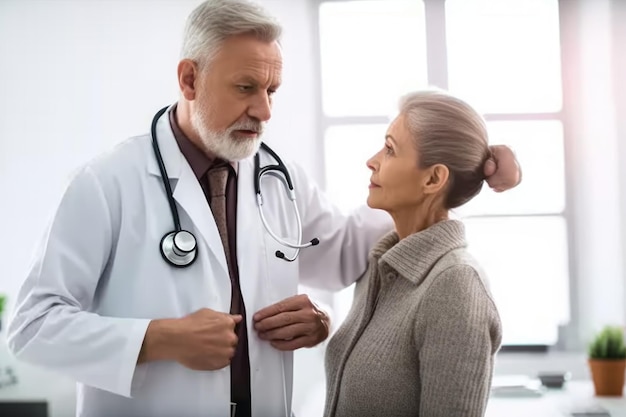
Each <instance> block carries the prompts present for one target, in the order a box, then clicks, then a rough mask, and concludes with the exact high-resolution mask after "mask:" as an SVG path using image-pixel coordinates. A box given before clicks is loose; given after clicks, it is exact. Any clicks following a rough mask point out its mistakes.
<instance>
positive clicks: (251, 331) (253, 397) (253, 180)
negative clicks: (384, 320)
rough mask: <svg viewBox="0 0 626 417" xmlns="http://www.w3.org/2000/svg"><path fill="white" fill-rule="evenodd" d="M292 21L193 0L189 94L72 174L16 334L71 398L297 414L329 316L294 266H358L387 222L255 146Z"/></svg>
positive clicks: (116, 405) (160, 409)
mask: <svg viewBox="0 0 626 417" xmlns="http://www.w3.org/2000/svg"><path fill="white" fill-rule="evenodd" d="M280 33H281V28H280V26H279V25H278V24H277V23H276V22H275V21H274V20H273V19H272V18H271V17H270V16H269V15H267V14H266V13H265V12H264V11H263V10H262V9H260V8H258V7H257V6H255V5H253V4H251V3H248V2H245V1H237V0H209V1H206V2H204V3H203V4H201V5H200V6H198V7H197V8H196V9H195V10H194V11H193V12H192V14H191V16H190V17H189V20H188V23H187V27H186V32H185V38H184V42H183V46H182V57H181V61H180V62H179V64H178V83H179V87H180V99H179V101H178V102H177V103H176V104H174V105H172V106H169V107H167V108H165V109H162V110H161V111H159V112H158V113H157V114H156V115H155V118H154V120H153V126H152V131H151V134H148V135H145V136H140V137H135V138H131V139H128V140H127V141H125V142H123V143H122V144H121V145H120V146H118V147H116V148H115V149H113V150H112V151H111V152H108V153H106V154H104V155H102V156H101V157H99V158H96V159H95V160H93V161H90V162H89V163H87V164H85V166H84V167H83V168H82V169H81V170H79V172H77V174H76V175H75V176H74V178H73V180H72V181H71V183H70V184H69V186H68V188H67V189H66V191H65V193H64V195H63V198H62V199H61V202H60V204H59V207H58V209H57V211H56V214H55V216H54V218H53V221H52V223H51V225H50V228H49V230H48V233H47V234H46V236H45V238H44V241H43V242H42V244H41V249H40V251H39V253H38V255H37V258H36V262H35V263H34V265H33V267H32V269H31V270H30V273H29V274H28V277H27V278H26V280H25V282H24V284H23V287H22V288H21V291H20V293H19V298H18V300H17V308H16V311H15V312H14V314H13V316H12V318H11V321H10V324H9V331H8V342H9V347H10V349H11V350H12V352H13V353H14V354H15V355H16V356H17V357H18V358H19V359H21V360H24V361H27V362H30V363H33V364H36V365H40V366H44V367H47V368H50V369H53V370H55V371H58V372H60V373H62V374H64V375H66V376H69V377H71V378H73V379H75V380H76V381H77V382H78V398H77V415H79V416H81V417H105V416H106V417H110V416H124V417H130V416H151V417H159V416H163V417H165V416H167V417H170V416H184V417H196V416H198V417H199V416H203V417H207V416H216V417H222V416H228V415H231V411H234V412H235V413H236V416H237V417H244V416H245V417H252V416H254V417H265V416H268V417H279V416H289V415H290V414H291V392H292V374H293V366H292V358H293V356H292V352H293V351H294V350H295V349H298V348H302V347H310V346H314V345H316V344H318V343H320V342H321V341H323V340H324V339H325V338H326V337H327V336H328V331H329V330H328V329H329V323H328V318H327V317H326V315H325V314H324V313H323V312H322V311H320V310H319V309H318V308H317V307H316V306H315V305H314V304H313V303H312V302H311V301H310V300H309V298H308V297H307V296H306V295H296V294H297V286H298V284H299V283H305V284H307V285H310V286H316V287H320V288H326V289H334V288H341V287H345V286H347V285H349V284H351V283H352V282H354V281H356V280H357V279H358V278H359V277H360V276H361V275H362V274H363V272H364V271H365V268H366V261H367V255H368V251H369V250H370V248H371V246H372V244H373V243H374V242H375V241H376V240H377V239H378V238H379V237H380V236H381V235H382V234H383V233H384V232H386V231H387V230H388V229H389V228H390V227H391V226H392V223H391V221H390V219H389V218H388V217H387V216H386V215H382V214H381V213H376V212H374V211H372V210H370V209H367V208H365V207H364V208H363V209H362V210H358V211H356V212H355V213H354V214H353V215H350V216H345V215H342V214H340V212H339V211H338V210H337V209H335V208H334V207H333V206H332V205H331V204H330V203H329V202H328V201H327V200H326V199H325V197H324V195H323V194H322V193H321V192H320V191H319V190H318V189H317V188H316V187H315V185H314V184H312V183H311V182H310V181H309V180H308V179H307V177H306V176H305V174H304V173H303V172H302V170H301V169H299V168H298V167H297V166H295V165H291V164H288V165H284V164H282V163H281V164H279V160H278V159H277V156H276V155H275V154H273V153H272V151H271V150H270V149H269V148H267V147H265V145H263V147H262V148H261V142H260V141H261V134H262V132H263V127H264V124H265V122H267V121H268V120H269V119H270V116H271V107H272V95H273V93H274V92H275V91H276V90H277V89H278V88H279V86H280V83H281V72H282V56H281V48H280V44H279V42H278V41H279V38H280ZM494 151H497V152H499V153H500V154H501V155H500V156H498V155H496V162H498V165H499V168H498V172H497V173H496V174H495V175H492V176H491V177H490V181H491V182H490V185H491V186H492V187H494V188H501V189H506V188H510V187H511V186H514V185H516V183H517V182H518V169H517V167H516V161H515V159H514V157H513V155H512V153H511V152H510V150H509V149H508V148H499V149H494ZM269 165H280V166H279V168H275V169H274V170H273V171H266V167H267V166H269ZM486 170H487V171H488V172H486V174H488V175H490V174H494V172H495V171H496V168H495V164H494V165H493V166H490V167H489V168H487V169H486ZM266 173H269V174H278V177H280V178H281V179H282V180H277V179H276V176H275V175H267V176H265V175H263V174H266ZM260 176H261V177H263V178H262V179H259V177H260ZM287 177H288V180H287ZM282 181H286V183H289V185H290V186H291V185H292V186H293V192H292V193H293V195H295V196H296V197H297V198H296V200H295V203H294V202H292V201H290V200H289V199H288V198H287V197H288V193H287V192H286V191H288V190H287V189H286V187H285V185H284V184H283V182H282ZM257 188H259V189H260V190H261V191H262V200H263V202H264V205H263V211H262V212H261V213H262V214H261V213H260V212H259V207H258V205H257V204H258V203H259V202H260V200H261V199H260V198H259V197H257V193H256V192H255V191H256V190H257ZM296 237H297V239H295V240H294V238H296ZM302 239H304V241H305V242H308V241H309V240H310V243H302ZM318 243H319V244H318ZM308 246H313V247H310V248H309V247H308ZM305 247H306V248H305ZM300 249H302V251H301V253H299V252H300ZM298 254H299V255H300V256H298Z"/></svg>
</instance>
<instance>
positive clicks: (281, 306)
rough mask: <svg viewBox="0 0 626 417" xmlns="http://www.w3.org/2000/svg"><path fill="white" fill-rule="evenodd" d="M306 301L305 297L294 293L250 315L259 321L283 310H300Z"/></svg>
mask: <svg viewBox="0 0 626 417" xmlns="http://www.w3.org/2000/svg"><path fill="white" fill-rule="evenodd" d="M305 301H308V298H307V297H302V296H300V295H296V296H293V297H289V298H285V299H284V300H282V301H279V302H278V303H276V304H272V305H271V306H268V307H265V308H263V309H261V310H259V311H257V312H256V313H255V314H254V316H253V317H252V319H253V320H254V321H255V322H257V321H261V320H263V319H266V318H268V317H272V316H276V315H278V314H280V313H283V312H287V311H298V310H300V309H301V308H302V307H303V306H305V305H306V302H305Z"/></svg>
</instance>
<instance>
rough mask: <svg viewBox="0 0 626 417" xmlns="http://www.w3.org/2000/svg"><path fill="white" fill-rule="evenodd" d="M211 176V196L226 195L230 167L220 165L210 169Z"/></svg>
mask: <svg viewBox="0 0 626 417" xmlns="http://www.w3.org/2000/svg"><path fill="white" fill-rule="evenodd" d="M207 176H208V178H209V189H210V192H211V198H213V197H224V196H225V195H226V183H227V181H228V167H227V166H224V165H222V166H219V167H216V168H212V169H210V170H209V172H208V174H207Z"/></svg>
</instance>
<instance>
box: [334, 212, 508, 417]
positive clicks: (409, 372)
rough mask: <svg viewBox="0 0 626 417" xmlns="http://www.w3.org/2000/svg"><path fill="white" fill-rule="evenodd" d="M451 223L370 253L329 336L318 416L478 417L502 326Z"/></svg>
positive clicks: (459, 230) (458, 227)
mask: <svg viewBox="0 0 626 417" xmlns="http://www.w3.org/2000/svg"><path fill="white" fill-rule="evenodd" d="M465 248H466V242H465V229H464V226H463V224H462V223H461V222H459V221H457V220H447V221H443V222H439V223H437V224H435V225H433V226H431V227H429V228H428V229H426V230H424V231H421V232H419V233H415V234H413V235H411V236H408V237H407V238H405V239H402V240H401V241H398V235H397V234H396V233H395V232H391V233H389V234H388V235H386V236H385V237H383V238H382V239H381V240H380V241H379V243H378V244H377V245H376V247H375V248H374V249H373V250H372V252H371V253H370V257H369V269H368V271H367V272H366V274H365V275H364V276H363V278H361V280H360V281H359V282H358V283H357V284H356V286H355V292H354V301H353V305H352V309H351V310H350V313H349V314H348V316H347V318H346V320H345V322H344V323H343V324H342V325H341V327H340V328H339V329H338V330H337V332H336V333H335V335H334V336H333V337H332V338H331V340H330V341H329V343H328V347H327V352H326V360H325V366H326V380H327V395H326V406H325V411H324V416H326V417H356V416H358V417H367V416H372V417H374V416H376V417H382V416H394V417H403V416H406V417H408V416H412V417H415V416H419V417H455V416H463V417H474V416H483V415H484V413H485V409H486V406H487V400H488V396H489V388H490V386H491V379H492V373H493V365H494V356H495V354H496V352H497V350H498V349H499V347H500V343H501V339H502V326H501V322H500V318H499V316H498V311H497V309H496V306H495V304H494V302H493V300H492V297H491V295H490V293H489V290H488V288H487V286H486V283H485V278H484V275H483V273H482V272H481V270H480V268H479V267H478V265H477V264H476V262H475V260H474V259H473V258H472V257H471V256H470V255H469V254H468V253H467V252H466V250H465Z"/></svg>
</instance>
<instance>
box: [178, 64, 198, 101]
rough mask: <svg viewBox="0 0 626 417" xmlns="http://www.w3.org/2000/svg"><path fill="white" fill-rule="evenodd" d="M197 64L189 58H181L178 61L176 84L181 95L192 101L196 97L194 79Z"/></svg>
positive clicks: (195, 77) (196, 72) (195, 78)
mask: <svg viewBox="0 0 626 417" xmlns="http://www.w3.org/2000/svg"><path fill="white" fill-rule="evenodd" d="M197 80H198V65H197V64H196V63H195V62H194V61H192V60H191V59H183V60H182V61H180V62H179V63H178V86H179V88H180V91H181V93H182V94H183V97H185V99H186V100H188V101H192V100H194V99H195V98H196V81H197Z"/></svg>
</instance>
